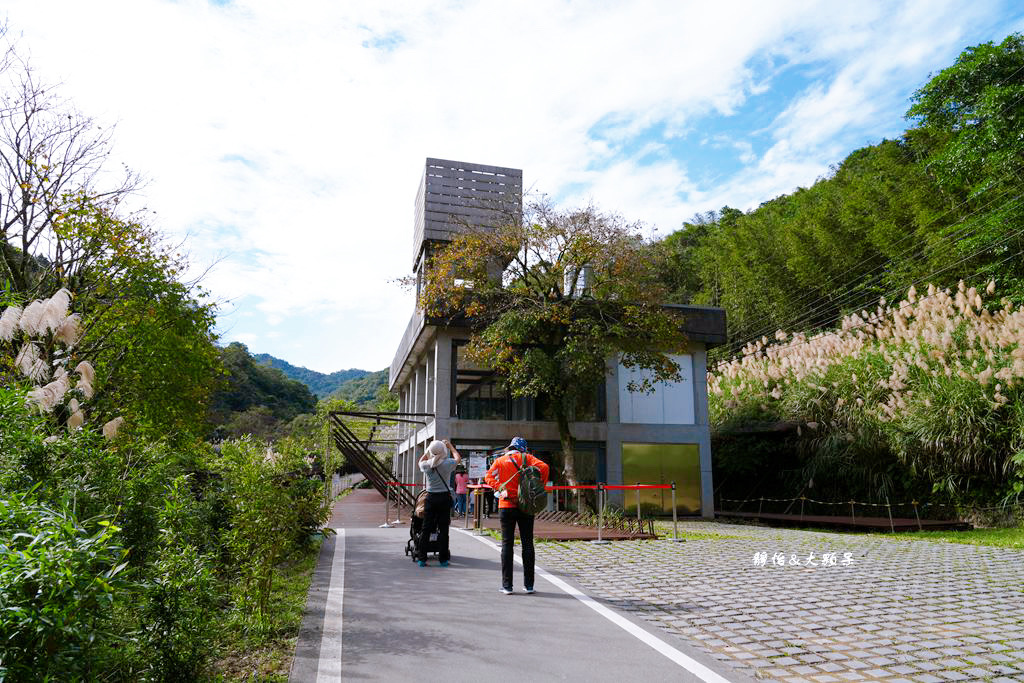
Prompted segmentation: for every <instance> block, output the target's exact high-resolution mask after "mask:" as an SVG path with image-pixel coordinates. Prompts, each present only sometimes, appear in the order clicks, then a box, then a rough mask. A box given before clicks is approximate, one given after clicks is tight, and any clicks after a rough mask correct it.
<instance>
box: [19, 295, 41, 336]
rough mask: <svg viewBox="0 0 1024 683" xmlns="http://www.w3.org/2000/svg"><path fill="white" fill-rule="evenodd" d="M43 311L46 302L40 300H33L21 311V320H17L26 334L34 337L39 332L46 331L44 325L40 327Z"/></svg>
mask: <svg viewBox="0 0 1024 683" xmlns="http://www.w3.org/2000/svg"><path fill="white" fill-rule="evenodd" d="M45 313H46V304H44V303H43V302H42V301H33V302H32V303H30V304H29V305H28V306H26V307H25V310H23V311H22V312H21V320H20V321H18V324H19V326H20V327H21V329H22V330H24V332H25V333H26V334H29V335H31V336H33V337H34V336H36V335H38V334H39V333H40V332H44V331H46V328H45V327H43V328H40V323H41V321H42V319H43V315H44V314H45Z"/></svg>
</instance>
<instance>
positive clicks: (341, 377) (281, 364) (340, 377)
mask: <svg viewBox="0 0 1024 683" xmlns="http://www.w3.org/2000/svg"><path fill="white" fill-rule="evenodd" d="M253 358H255V359H256V362H257V363H259V364H260V365H269V366H270V367H272V368H277V369H278V370H280V371H281V372H283V373H284V374H285V376H286V377H288V378H289V379H295V380H298V381H300V382H302V383H303V384H305V385H306V386H307V387H309V390H310V391H312V392H313V394H314V395H316V397H317V398H324V397H325V396H329V395H331V394H332V393H334V392H335V391H337V390H338V388H339V387H340V386H341V385H343V384H344V383H346V382H349V381H352V380H358V379H360V378H362V377H365V376H366V375H369V374H371V373H370V371H369V370H357V369H356V368H352V369H349V370H338V371H337V372H332V373H330V374H329V375H328V374H324V373H322V372H317V371H316V370H310V369H309V368H301V367H298V366H295V365H292V364H291V363H289V362H288V361H286V360H282V359H280V358H276V357H274V356H271V355H270V354H269V353H254V354H253Z"/></svg>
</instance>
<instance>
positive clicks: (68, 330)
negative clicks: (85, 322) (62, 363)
mask: <svg viewBox="0 0 1024 683" xmlns="http://www.w3.org/2000/svg"><path fill="white" fill-rule="evenodd" d="M81 324H82V318H81V317H80V316H79V315H78V314H77V313H72V314H71V315H69V316H68V317H66V318H64V322H62V323H60V325H59V326H58V327H57V329H56V331H55V336H56V337H57V339H58V340H59V341H60V342H61V343H62V344H64V346H74V345H75V344H77V343H78V337H79V335H80V328H81Z"/></svg>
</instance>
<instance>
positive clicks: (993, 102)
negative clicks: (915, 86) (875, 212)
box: [907, 33, 1024, 192]
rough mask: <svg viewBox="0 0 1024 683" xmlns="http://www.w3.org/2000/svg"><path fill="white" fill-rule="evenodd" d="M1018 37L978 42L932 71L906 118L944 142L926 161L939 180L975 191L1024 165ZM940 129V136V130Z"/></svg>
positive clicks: (1015, 177)
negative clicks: (948, 63)
mask: <svg viewBox="0 0 1024 683" xmlns="http://www.w3.org/2000/svg"><path fill="white" fill-rule="evenodd" d="M1021 98H1024V36H1022V35H1021V34H1019V33H1014V34H1013V35H1011V36H1008V37H1007V38H1006V39H1005V40H1003V42H1002V43H1000V44H999V45H995V44H994V43H991V42H988V43H982V44H981V45H976V46H974V47H969V48H967V49H966V50H964V51H963V52H962V53H961V54H960V56H959V57H958V58H957V60H956V62H955V63H954V64H953V65H952V66H950V67H947V68H945V69H943V70H942V71H940V72H939V73H938V74H936V75H934V76H933V77H932V78H931V80H929V81H928V83H926V84H925V85H924V86H923V87H921V88H920V89H919V90H918V91H917V92H915V93H914V96H913V97H912V98H911V101H912V102H913V103H914V104H913V106H912V107H911V108H910V109H909V110H908V111H907V117H908V118H910V119H913V120H915V121H916V122H917V124H918V126H919V127H920V128H922V129H925V130H931V131H932V132H933V137H934V138H935V139H937V140H940V141H943V142H944V144H939V145H936V146H935V149H934V153H933V154H932V158H931V161H932V163H933V166H934V167H935V168H936V171H937V174H938V177H939V180H940V181H941V182H943V183H944V184H947V185H963V186H967V187H969V188H970V189H971V191H972V192H980V191H983V190H984V189H986V188H987V187H989V186H990V185H991V183H993V182H999V183H1006V182H1008V183H1019V174H1020V172H1021V170H1022V165H1024V135H1022V132H1024V108H1022V107H1021V104H1020V102H1021ZM942 134H945V135H942Z"/></svg>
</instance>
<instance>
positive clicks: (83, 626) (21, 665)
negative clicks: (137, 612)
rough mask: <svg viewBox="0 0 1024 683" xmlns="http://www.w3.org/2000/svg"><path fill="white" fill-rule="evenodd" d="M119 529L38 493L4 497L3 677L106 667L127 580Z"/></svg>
mask: <svg viewBox="0 0 1024 683" xmlns="http://www.w3.org/2000/svg"><path fill="white" fill-rule="evenodd" d="M118 535H119V529H118V528H117V527H115V526H113V525H111V524H110V523H109V522H107V521H105V520H100V519H91V520H86V521H81V522H80V521H79V520H78V519H76V518H75V516H74V515H73V514H72V513H71V512H70V511H69V509H68V508H67V507H66V506H65V507H54V506H52V505H50V504H46V503H41V502H39V501H37V500H36V499H35V497H34V495H33V493H31V492H28V493H11V494H4V495H3V496H2V497H0V678H5V677H6V678H7V679H9V680H15V681H17V680H33V681H35V680H46V679H48V678H51V677H52V678H53V679H54V680H76V679H80V678H92V677H94V676H95V674H96V672H98V671H101V670H102V669H103V659H104V652H105V650H106V649H107V648H108V647H110V646H111V645H112V644H113V643H114V642H115V641H117V640H118V638H119V636H117V635H115V634H113V633H111V632H109V631H108V630H107V626H108V623H109V619H110V616H111V614H112V612H113V608H114V605H115V601H116V600H118V599H119V597H121V592H122V591H123V590H124V588H125V585H126V584H125V583H124V581H123V578H122V575H121V572H122V570H123V569H124V568H125V567H126V566H127V562H126V561H125V555H126V552H127V551H125V550H124V548H123V547H122V546H121V545H120V543H119V539H118Z"/></svg>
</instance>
